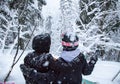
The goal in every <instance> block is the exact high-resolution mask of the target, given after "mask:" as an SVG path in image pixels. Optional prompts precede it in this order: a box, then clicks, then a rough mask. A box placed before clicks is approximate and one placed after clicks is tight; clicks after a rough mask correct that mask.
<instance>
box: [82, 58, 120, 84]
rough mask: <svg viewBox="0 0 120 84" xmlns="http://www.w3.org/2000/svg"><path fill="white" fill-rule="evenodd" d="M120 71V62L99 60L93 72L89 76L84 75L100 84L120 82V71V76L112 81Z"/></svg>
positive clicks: (119, 83) (118, 83) (117, 83)
mask: <svg viewBox="0 0 120 84" xmlns="http://www.w3.org/2000/svg"><path fill="white" fill-rule="evenodd" d="M119 71H120V63H118V62H111V61H100V60H99V61H98V62H97V64H96V65H95V68H94V70H93V72H92V74H91V75H89V76H84V78H85V79H88V80H90V81H93V82H98V83H100V84H120V73H119V76H117V77H116V78H115V80H113V81H112V79H113V78H114V77H115V75H116V74H117V73H118V72H119Z"/></svg>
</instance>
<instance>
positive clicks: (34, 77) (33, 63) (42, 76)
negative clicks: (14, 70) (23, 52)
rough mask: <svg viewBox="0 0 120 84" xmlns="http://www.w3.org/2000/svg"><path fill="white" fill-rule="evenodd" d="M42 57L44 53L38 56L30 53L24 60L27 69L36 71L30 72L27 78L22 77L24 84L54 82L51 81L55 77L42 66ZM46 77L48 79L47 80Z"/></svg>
mask: <svg viewBox="0 0 120 84" xmlns="http://www.w3.org/2000/svg"><path fill="white" fill-rule="evenodd" d="M44 56H45V53H44V54H40V53H36V52H32V53H29V54H28V55H27V56H26V57H25V58H24V65H25V66H26V67H27V68H34V69H35V70H36V71H31V75H30V76H29V77H28V76H26V75H24V77H25V80H26V84H49V83H50V82H51V81H54V80H53V79H55V77H56V76H55V73H54V71H52V70H51V69H49V68H48V67H44V66H42V63H44V62H45V61H44V60H45V58H44ZM38 60H39V61H38ZM46 72H47V73H46ZM26 73H28V72H26ZM47 77H50V78H49V79H48V78H47Z"/></svg>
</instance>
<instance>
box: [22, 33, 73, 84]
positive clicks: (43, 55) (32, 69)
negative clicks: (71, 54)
mask: <svg viewBox="0 0 120 84" xmlns="http://www.w3.org/2000/svg"><path fill="white" fill-rule="evenodd" d="M50 45H51V38H50V35H49V34H48V33H45V34H40V35H37V36H35V37H34V38H33V42H32V48H33V50H34V51H33V52H31V53H28V55H27V56H26V57H25V58H24V64H21V65H20V68H21V71H22V72H23V75H24V78H25V80H26V84H49V83H52V82H53V81H54V80H55V79H56V77H57V72H54V69H55V67H56V66H57V65H58V64H59V63H58V62H55V60H56V59H55V58H53V57H52V56H51V55H50V54H49V50H50ZM49 62H51V63H50V64H53V65H51V66H52V67H53V68H52V67H51V68H50V67H49ZM54 62H55V64H56V66H55V65H54ZM63 65H65V66H63ZM63 65H61V66H60V65H59V67H58V66H57V69H59V70H60V69H61V70H63V71H64V70H66V69H65V68H67V69H69V68H70V67H71V64H69V63H63ZM66 65H67V66H66Z"/></svg>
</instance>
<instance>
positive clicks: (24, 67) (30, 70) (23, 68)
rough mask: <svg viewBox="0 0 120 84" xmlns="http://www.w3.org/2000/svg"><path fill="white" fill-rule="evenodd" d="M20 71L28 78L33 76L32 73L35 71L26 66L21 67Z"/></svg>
mask: <svg viewBox="0 0 120 84" xmlns="http://www.w3.org/2000/svg"><path fill="white" fill-rule="evenodd" d="M20 69H21V71H22V72H23V74H24V75H25V76H27V77H29V76H30V75H31V73H32V72H33V71H34V69H33V68H28V67H26V66H25V65H24V64H21V65H20Z"/></svg>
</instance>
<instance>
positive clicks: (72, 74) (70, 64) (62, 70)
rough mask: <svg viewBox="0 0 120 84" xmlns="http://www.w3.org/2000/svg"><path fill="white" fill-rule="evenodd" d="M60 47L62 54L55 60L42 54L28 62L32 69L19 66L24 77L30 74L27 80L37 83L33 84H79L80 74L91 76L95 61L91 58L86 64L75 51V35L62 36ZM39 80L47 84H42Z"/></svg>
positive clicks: (76, 43)
mask: <svg viewBox="0 0 120 84" xmlns="http://www.w3.org/2000/svg"><path fill="white" fill-rule="evenodd" d="M62 46H63V52H62V53H61V56H60V57H59V58H58V59H56V60H55V59H54V58H53V57H52V55H51V54H42V55H41V56H38V57H36V58H35V59H34V60H33V59H31V60H29V61H28V62H29V63H31V65H32V67H26V66H24V65H22V66H21V69H22V72H23V73H24V74H25V75H28V74H30V75H31V76H29V78H32V80H34V81H37V82H38V83H33V84H81V81H82V74H84V75H89V74H91V72H92V70H93V68H94V65H95V63H96V61H97V59H96V58H93V57H92V58H91V60H90V62H89V63H87V62H86V59H85V58H84V55H83V54H82V53H80V51H79V49H77V47H78V37H77V36H76V35H75V34H73V33H65V34H63V38H62ZM29 58H30V57H29ZM29 58H26V59H29ZM29 65H30V64H29ZM35 70H37V71H35ZM39 70H40V71H39ZM40 78H42V79H45V80H47V82H46V83H42V82H41V81H40Z"/></svg>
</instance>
